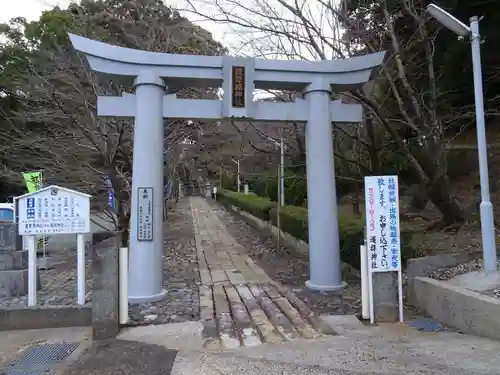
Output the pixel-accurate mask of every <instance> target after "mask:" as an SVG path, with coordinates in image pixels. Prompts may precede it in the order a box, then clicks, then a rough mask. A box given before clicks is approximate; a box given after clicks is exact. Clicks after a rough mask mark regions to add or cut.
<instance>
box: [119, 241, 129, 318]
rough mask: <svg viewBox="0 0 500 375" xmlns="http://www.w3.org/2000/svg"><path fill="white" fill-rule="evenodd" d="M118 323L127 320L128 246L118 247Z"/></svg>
mask: <svg viewBox="0 0 500 375" xmlns="http://www.w3.org/2000/svg"><path fill="white" fill-rule="evenodd" d="M119 262H120V271H119V272H120V273H119V280H120V297H119V305H120V324H126V323H127V322H128V247H120V254H119Z"/></svg>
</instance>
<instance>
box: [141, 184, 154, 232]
mask: <svg viewBox="0 0 500 375" xmlns="http://www.w3.org/2000/svg"><path fill="white" fill-rule="evenodd" d="M137 191H138V194H137V196H138V201H137V205H138V212H139V217H138V219H137V241H153V188H152V187H140V188H137Z"/></svg>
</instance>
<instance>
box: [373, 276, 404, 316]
mask: <svg viewBox="0 0 500 375" xmlns="http://www.w3.org/2000/svg"><path fill="white" fill-rule="evenodd" d="M372 283H373V301H374V306H373V310H374V311H373V312H374V315H375V322H377V323H384V322H385V323H393V322H396V321H398V320H399V308H398V303H399V300H398V274H397V272H375V273H373V280H372Z"/></svg>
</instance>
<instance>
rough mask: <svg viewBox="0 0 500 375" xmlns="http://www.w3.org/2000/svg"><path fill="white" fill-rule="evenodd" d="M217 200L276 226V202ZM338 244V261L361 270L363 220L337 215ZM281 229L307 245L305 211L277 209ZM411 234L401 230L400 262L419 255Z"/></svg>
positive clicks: (237, 197) (229, 195)
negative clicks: (412, 244)
mask: <svg viewBox="0 0 500 375" xmlns="http://www.w3.org/2000/svg"><path fill="white" fill-rule="evenodd" d="M217 199H219V200H221V201H223V202H225V203H227V204H231V205H234V206H236V207H239V208H240V209H242V210H243V211H246V212H248V213H250V214H252V215H254V216H256V217H258V218H260V219H262V220H266V221H271V222H272V223H273V224H274V225H277V207H276V203H275V202H271V201H270V200H269V199H267V198H263V197H259V196H257V195H254V194H249V195H245V194H244V193H237V192H234V191H230V190H225V189H222V190H218V191H217ZM338 219H339V243H340V258H341V259H342V261H344V262H345V263H347V264H350V265H351V266H353V267H355V268H356V269H360V252H359V246H360V245H361V244H363V242H364V236H365V222H364V220H363V219H359V218H351V217H345V216H340V215H339V218H338ZM280 226H281V229H282V230H283V231H284V232H286V233H289V234H291V235H292V236H294V237H295V238H298V239H301V240H303V241H305V242H309V233H308V230H309V227H308V217H307V208H305V207H297V206H284V207H281V209H280ZM412 233H413V232H412V231H411V230H409V229H408V228H405V227H402V228H401V242H402V243H403V246H402V248H401V258H402V261H403V262H404V261H406V260H407V259H410V258H414V257H415V256H418V255H417V253H416V251H415V250H414V249H413V247H412V246H411V240H412Z"/></svg>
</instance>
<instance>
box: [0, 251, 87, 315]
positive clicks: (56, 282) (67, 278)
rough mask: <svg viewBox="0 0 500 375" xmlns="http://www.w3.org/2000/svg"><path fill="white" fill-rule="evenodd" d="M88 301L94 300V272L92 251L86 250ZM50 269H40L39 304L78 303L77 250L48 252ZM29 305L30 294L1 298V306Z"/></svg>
mask: <svg viewBox="0 0 500 375" xmlns="http://www.w3.org/2000/svg"><path fill="white" fill-rule="evenodd" d="M86 253H87V254H86V258H85V259H86V275H85V276H86V291H87V295H86V301H85V302H86V303H87V304H90V303H91V301H92V292H91V286H92V274H91V258H90V251H89V249H88V248H87V251H86ZM48 262H49V267H50V268H49V269H48V270H40V271H39V272H40V284H41V286H42V288H41V289H40V290H38V291H37V305H38V306H69V305H76V252H75V251H74V249H64V250H61V251H57V252H52V253H49V254H48ZM27 306H28V296H13V297H2V298H0V308H21V307H27Z"/></svg>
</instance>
